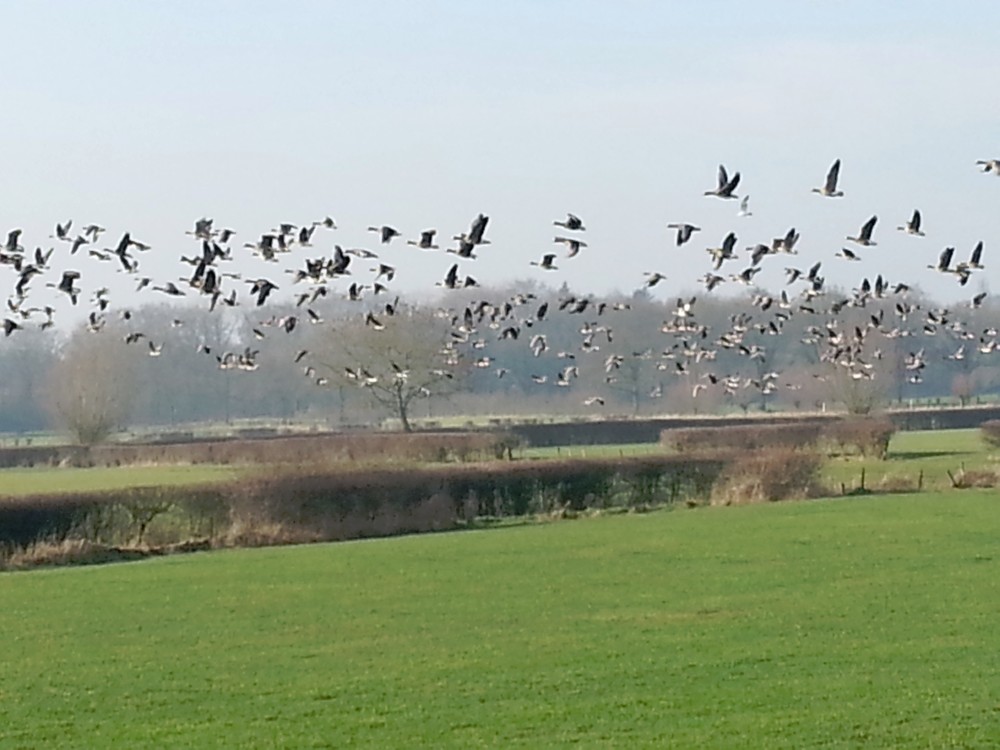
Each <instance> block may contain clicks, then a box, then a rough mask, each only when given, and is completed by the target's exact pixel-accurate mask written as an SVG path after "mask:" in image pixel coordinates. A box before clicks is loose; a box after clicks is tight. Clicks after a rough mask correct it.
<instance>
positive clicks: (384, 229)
mask: <svg viewBox="0 0 1000 750" xmlns="http://www.w3.org/2000/svg"><path fill="white" fill-rule="evenodd" d="M368 231H369V232H375V233H376V234H378V235H379V238H380V239H381V240H382V244H383V245H388V244H389V243H390V242H392V238H393V237H398V236H399V232H398V231H397V230H396V229H394V228H393V227H390V226H389V225H387V224H383V225H382V226H380V227H368Z"/></svg>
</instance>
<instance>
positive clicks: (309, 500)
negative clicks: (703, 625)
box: [0, 456, 726, 546]
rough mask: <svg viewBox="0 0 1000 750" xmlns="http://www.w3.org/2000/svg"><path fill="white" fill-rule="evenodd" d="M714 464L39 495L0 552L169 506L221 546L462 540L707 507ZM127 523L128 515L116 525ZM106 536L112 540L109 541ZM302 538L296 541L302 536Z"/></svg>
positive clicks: (466, 467) (505, 467) (7, 526)
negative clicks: (547, 517)
mask: <svg viewBox="0 0 1000 750" xmlns="http://www.w3.org/2000/svg"><path fill="white" fill-rule="evenodd" d="M725 462H726V461H725V459H724V458H723V457H720V456H712V457H707V458H706V457H700V458H699V457H680V456H637V457H628V458H616V459H610V458H609V459H569V460H561V461H517V462H508V461H493V462H489V463H480V464H451V465H436V466H435V465H431V466H423V467H416V468H412V467H411V468H406V469H403V468H393V467H391V466H390V467H385V466H383V467H378V468H364V467H362V468H348V469H343V470H339V471H335V470H312V471H309V470H300V471H292V470H290V469H287V468H286V469H284V470H282V469H280V468H279V467H273V466H272V467H270V473H268V474H266V475H265V474H260V475H257V476H250V477H246V478H242V479H238V480H235V481H232V482H229V483H216V484H211V485H205V486H202V487H172V488H146V489H133V490H120V491H114V492H95V493H76V494H61V495H38V496H31V497H19V498H13V499H9V500H3V501H0V544H2V543H6V544H8V545H18V546H24V545H26V544H29V543H31V542H33V541H36V540H38V539H41V538H52V539H64V538H67V537H69V536H72V535H84V536H85V538H89V537H93V538H92V539H91V541H109V542H114V541H117V540H114V539H110V538H108V537H109V536H110V533H109V532H108V531H107V530H108V529H110V528H111V527H115V528H117V529H119V533H121V529H122V528H126V529H131V532H130V533H132V534H133V536H134V535H135V528H134V527H135V523H136V519H137V518H141V517H142V510H143V509H144V508H155V507H157V505H162V504H164V503H168V504H171V505H172V507H175V508H180V509H181V510H182V512H183V513H184V515H185V516H186V517H187V518H189V519H196V520H199V519H200V520H199V526H200V527H201V528H209V527H210V528H212V529H213V530H214V535H216V536H219V535H221V534H222V532H223V528H222V527H223V526H226V527H239V528H246V529H252V528H254V527H255V526H256V527H261V526H265V525H268V524H279V525H281V526H282V527H284V528H286V529H293V530H297V531H298V532H301V533H299V534H298V535H297V536H296V538H301V539H306V538H308V539H315V540H320V539H323V540H340V539H354V538H359V537H367V536H385V535H391V534H399V533H407V532H420V531H433V530H441V529H448V528H455V527H457V526H460V525H463V524H465V523H467V522H469V521H472V520H473V519H475V518H477V517H480V516H519V515H527V514H530V513H545V512H550V511H553V510H565V509H569V510H583V509H586V508H602V507H609V506H623V507H626V506H634V505H643V504H650V503H654V502H655V503H665V502H677V501H689V500H695V499H697V500H700V499H704V498H707V496H708V494H709V492H710V490H711V487H712V485H713V483H714V482H715V480H716V478H717V477H718V476H719V473H720V472H721V471H722V469H723V467H724V465H725ZM116 514H117V515H116ZM102 534H103V537H102ZM293 536H294V535H293Z"/></svg>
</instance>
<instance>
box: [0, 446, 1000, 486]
mask: <svg viewBox="0 0 1000 750" xmlns="http://www.w3.org/2000/svg"><path fill="white" fill-rule="evenodd" d="M663 450H664V449H663V448H661V447H660V446H659V445H658V444H656V443H630V444H623V445H574V446H563V447H552V448H530V447H529V448H526V449H524V450H523V451H522V452H521V453H520V455H521V456H522V457H524V458H531V459H542V458H607V457H613V456H636V455H644V454H649V453H660V452H662V451H663ZM889 453H890V455H889V460H888V461H875V460H861V459H859V458H857V457H849V458H844V459H832V460H830V461H829V462H828V463H827V465H826V467H825V469H824V471H823V477H824V479H825V481H826V482H827V483H829V484H830V486H831V487H832V488H834V489H837V488H839V486H840V484H841V483H843V484H844V485H845V486H847V487H848V488H850V487H852V486H854V485H856V484H857V483H858V481H859V479H860V474H861V469H862V468H864V469H865V474H866V479H865V481H866V486H868V487H869V488H877V486H878V484H879V483H880V482H882V481H884V480H888V479H892V478H900V477H903V478H905V477H909V478H912V479H913V480H914V481H915V480H916V478H917V476H918V475H919V474H920V472H921V471H923V473H924V487H925V489H947V488H949V487H950V486H951V484H950V481H949V479H948V475H947V473H946V472H947V471H948V470H950V471H952V472H953V473H954V472H955V471H957V470H958V469H960V468H961V467H962V466H965V467H966V468H967V469H982V468H993V469H998V470H1000V454H998V453H995V452H992V451H990V450H989V449H987V447H986V445H985V444H984V443H983V442H982V440H981V439H980V437H979V431H978V430H938V431H933V432H899V433H896V435H894V436H893V438H892V442H891V443H890V446H889ZM239 472H240V469H238V468H234V467H232V466H213V465H204V464H199V465H195V466H128V467H121V468H93V469H55V468H33V469H0V497H3V496H15V495H25V494H32V493H49V492H73V491H99V490H112V489H121V488H124V487H140V486H177V485H184V484H201V483H204V482H211V481H223V480H226V479H231V478H233V477H235V476H237V475H238V473H239ZM835 494H836V493H835Z"/></svg>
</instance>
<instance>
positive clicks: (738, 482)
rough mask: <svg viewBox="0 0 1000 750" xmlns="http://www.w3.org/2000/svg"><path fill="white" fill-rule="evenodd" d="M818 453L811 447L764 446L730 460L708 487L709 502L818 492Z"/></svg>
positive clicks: (761, 499) (738, 501) (768, 499)
mask: <svg viewBox="0 0 1000 750" xmlns="http://www.w3.org/2000/svg"><path fill="white" fill-rule="evenodd" d="M822 464H823V459H822V456H820V454H819V453H816V452H815V451H803V450H795V449H792V448H768V449H765V450H759V451H753V452H751V453H746V454H744V455H742V456H739V457H737V458H734V459H733V460H732V461H730V462H729V463H728V464H727V465H726V467H725V469H724V470H723V471H722V474H721V475H720V477H719V479H718V482H717V483H716V485H715V486H714V487H713V488H712V504H713V505H734V504H741V503H761V502H774V501H776V500H790V499H793V498H804V497H811V496H814V495H816V494H818V493H819V492H821V489H820V487H819V471H820V468H821V466H822Z"/></svg>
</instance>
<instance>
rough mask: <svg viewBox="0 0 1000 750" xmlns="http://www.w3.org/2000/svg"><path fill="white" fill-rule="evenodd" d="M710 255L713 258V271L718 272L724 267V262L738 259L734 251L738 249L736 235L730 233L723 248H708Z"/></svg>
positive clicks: (723, 242) (724, 241) (723, 241)
mask: <svg viewBox="0 0 1000 750" xmlns="http://www.w3.org/2000/svg"><path fill="white" fill-rule="evenodd" d="M706 249H707V251H708V254H709V255H711V256H712V261H713V266H712V268H713V270H716V271H718V270H719V269H720V268H721V267H722V263H723V261H727V260H732V259H733V258H735V257H736V253H734V252H733V251H734V250H735V249H736V233H735V232H730V233H729V234H727V235H726V237H725V239H724V240H722V247H709V248H706Z"/></svg>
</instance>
